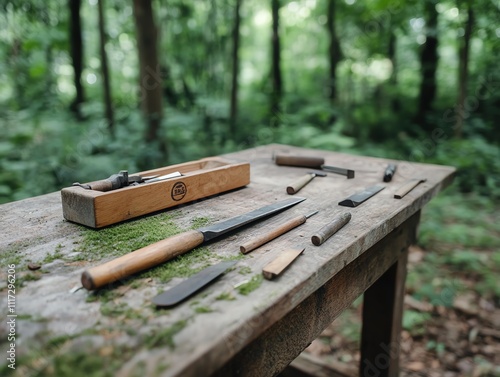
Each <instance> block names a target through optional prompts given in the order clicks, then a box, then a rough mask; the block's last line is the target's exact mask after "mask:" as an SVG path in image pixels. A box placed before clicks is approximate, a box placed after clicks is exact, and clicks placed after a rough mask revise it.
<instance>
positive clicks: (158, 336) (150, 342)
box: [145, 320, 187, 349]
mask: <svg viewBox="0 0 500 377" xmlns="http://www.w3.org/2000/svg"><path fill="white" fill-rule="evenodd" d="M186 325H187V321H186V320H182V321H177V322H175V323H174V324H173V325H172V326H170V327H168V328H166V329H164V330H162V331H155V332H153V333H152V335H151V336H149V337H148V338H146V339H145V344H146V346H147V347H148V348H156V347H162V346H165V345H166V346H168V347H169V348H170V349H174V348H175V343H174V336H175V335H176V334H177V333H179V332H180V331H181V330H182V329H183V328H184V327H186Z"/></svg>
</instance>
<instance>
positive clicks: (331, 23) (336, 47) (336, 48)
mask: <svg viewBox="0 0 500 377" xmlns="http://www.w3.org/2000/svg"><path fill="white" fill-rule="evenodd" d="M335 1H336V0H328V10H327V22H326V28H327V30H328V37H329V45H328V60H329V63H330V74H329V78H328V86H329V91H328V97H329V98H330V100H331V101H332V102H334V101H335V99H336V98H337V65H338V64H339V63H340V60H341V58H342V51H341V49H340V42H339V38H338V36H337V31H336V23H337V22H336V6H335Z"/></svg>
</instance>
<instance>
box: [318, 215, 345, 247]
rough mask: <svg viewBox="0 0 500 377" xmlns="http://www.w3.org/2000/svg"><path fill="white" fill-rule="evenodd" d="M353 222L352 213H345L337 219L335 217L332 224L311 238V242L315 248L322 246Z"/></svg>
mask: <svg viewBox="0 0 500 377" xmlns="http://www.w3.org/2000/svg"><path fill="white" fill-rule="evenodd" d="M350 220H351V213H350V212H345V213H343V214H341V215H339V216H337V217H335V218H334V219H333V220H332V221H331V222H330V223H328V224H326V225H325V226H324V227H322V228H321V229H320V230H318V232H317V233H316V234H314V235H313V236H312V237H311V242H312V243H313V245H314V246H320V245H321V244H323V242H325V241H326V240H327V239H328V238H330V237H331V236H333V235H334V234H335V233H337V232H338V231H339V230H340V228H342V227H343V226H344V225H345V224H347V223H348V222H349V221H350Z"/></svg>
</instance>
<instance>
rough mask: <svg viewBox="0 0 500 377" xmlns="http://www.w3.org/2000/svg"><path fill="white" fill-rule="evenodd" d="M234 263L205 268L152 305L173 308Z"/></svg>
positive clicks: (161, 296)
mask: <svg viewBox="0 0 500 377" xmlns="http://www.w3.org/2000/svg"><path fill="white" fill-rule="evenodd" d="M236 262H237V261H224V262H220V263H217V264H215V265H213V266H210V267H207V268H205V269H203V270H201V271H200V272H198V273H197V274H195V275H193V276H191V277H189V278H188V279H186V280H184V281H183V282H182V283H179V284H177V285H176V286H175V287H173V288H171V289H169V290H168V291H166V292H163V293H162V294H159V295H158V296H156V297H154V298H153V303H154V304H155V305H156V306H160V307H169V306H174V305H176V304H178V303H180V302H182V301H184V300H185V299H187V298H188V297H189V296H191V295H193V294H194V293H196V292H197V291H199V290H200V289H201V288H203V287H204V286H206V285H208V284H209V283H211V282H212V281H214V280H215V279H216V278H217V277H219V276H220V275H222V274H223V273H224V272H225V271H226V270H227V269H228V268H230V267H233V266H234V265H235V264H236Z"/></svg>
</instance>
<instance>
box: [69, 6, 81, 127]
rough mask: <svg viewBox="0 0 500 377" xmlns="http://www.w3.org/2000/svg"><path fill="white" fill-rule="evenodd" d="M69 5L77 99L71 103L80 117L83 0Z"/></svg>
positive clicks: (70, 41)
mask: <svg viewBox="0 0 500 377" xmlns="http://www.w3.org/2000/svg"><path fill="white" fill-rule="evenodd" d="M68 6H69V15H70V19H69V46H70V56H71V61H72V63H73V71H74V77H73V82H74V84H75V91H76V95H75V99H74V100H73V102H72V103H71V105H70V109H71V111H73V112H74V113H75V114H76V115H77V117H78V118H80V117H81V113H80V105H81V104H82V103H83V101H84V91H83V85H82V71H83V40H82V23H81V18H80V8H81V0H68Z"/></svg>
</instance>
